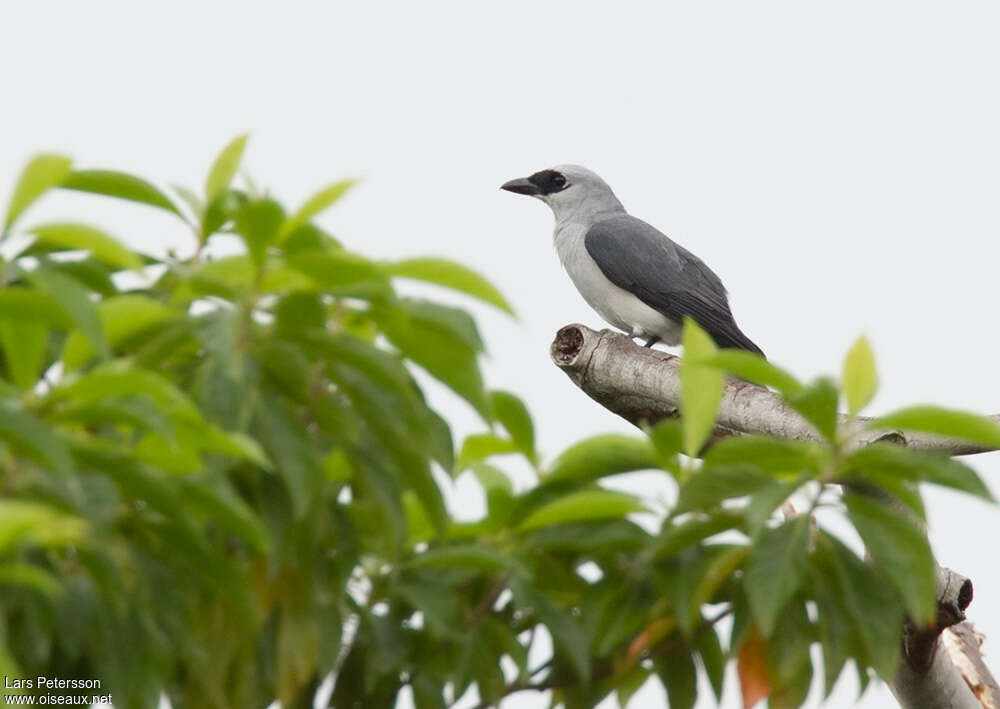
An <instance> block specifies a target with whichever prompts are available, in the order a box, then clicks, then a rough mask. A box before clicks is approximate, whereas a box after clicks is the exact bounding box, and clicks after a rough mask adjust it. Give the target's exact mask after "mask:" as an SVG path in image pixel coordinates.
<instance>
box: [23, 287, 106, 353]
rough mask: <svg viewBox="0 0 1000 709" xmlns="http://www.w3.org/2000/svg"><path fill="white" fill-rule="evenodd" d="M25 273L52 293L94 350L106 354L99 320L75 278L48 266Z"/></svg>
mask: <svg viewBox="0 0 1000 709" xmlns="http://www.w3.org/2000/svg"><path fill="white" fill-rule="evenodd" d="M26 275H27V277H28V280H30V281H32V282H33V283H34V284H35V285H36V286H38V287H39V288H40V289H41V290H44V291H47V292H48V294H49V295H50V296H52V299H53V300H55V301H56V303H58V304H59V307H60V308H61V309H62V310H63V312H64V313H65V314H66V316H67V317H69V319H70V320H71V321H72V322H73V324H74V325H76V327H77V328H79V330H80V332H82V333H83V335H84V337H86V338H87V339H88V340H90V344H91V345H93V347H94V349H95V350H96V351H97V353H98V354H99V355H100V356H102V357H104V356H107V353H108V343H107V340H105V339H104V331H103V329H102V328H101V319H100V316H98V314H97V308H96V307H95V306H94V303H93V301H91V299H90V295H89V294H88V293H87V291H86V289H84V288H83V287H82V286H81V285H80V284H79V283H78V282H77V281H76V280H75V279H73V278H70V277H69V276H66V275H64V274H62V273H59V272H58V271H56V270H53V269H50V268H45V267H39V268H36V269H35V270H34V271H29V272H28V273H27V274H26Z"/></svg>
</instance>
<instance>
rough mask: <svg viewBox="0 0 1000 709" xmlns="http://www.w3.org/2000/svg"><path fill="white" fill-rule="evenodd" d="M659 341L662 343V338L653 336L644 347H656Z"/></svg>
mask: <svg viewBox="0 0 1000 709" xmlns="http://www.w3.org/2000/svg"><path fill="white" fill-rule="evenodd" d="M659 341H660V338H659V337H657V336H656V335H653V336H652V337H650V338H649V339H648V340H646V344H645V345H643V346H644V347H652V346H653V345H655V344H656V343H657V342H659Z"/></svg>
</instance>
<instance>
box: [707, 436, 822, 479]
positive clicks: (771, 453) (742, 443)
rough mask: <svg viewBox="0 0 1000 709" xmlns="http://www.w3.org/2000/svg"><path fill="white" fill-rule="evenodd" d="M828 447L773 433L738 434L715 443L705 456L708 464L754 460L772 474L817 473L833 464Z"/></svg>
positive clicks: (786, 475)
mask: <svg viewBox="0 0 1000 709" xmlns="http://www.w3.org/2000/svg"><path fill="white" fill-rule="evenodd" d="M829 458H830V454H829V452H828V451H827V449H825V448H823V447H822V446H820V445H817V444H815V443H811V442H809V441H793V440H783V439H779V438H772V437H770V436H734V437H731V438H726V439H724V440H722V441H719V442H718V443H716V444H714V445H713V446H712V447H711V448H710V449H709V451H708V453H707V454H706V455H705V466H706V467H709V468H710V467H713V466H717V465H739V464H742V463H752V464H753V465H754V466H755V467H757V468H759V469H761V470H764V471H766V472H768V473H771V474H772V475H778V476H785V477H788V476H799V475H800V474H807V475H816V474H818V473H819V472H820V471H822V470H823V469H824V468H825V467H826V466H827V465H828V464H829Z"/></svg>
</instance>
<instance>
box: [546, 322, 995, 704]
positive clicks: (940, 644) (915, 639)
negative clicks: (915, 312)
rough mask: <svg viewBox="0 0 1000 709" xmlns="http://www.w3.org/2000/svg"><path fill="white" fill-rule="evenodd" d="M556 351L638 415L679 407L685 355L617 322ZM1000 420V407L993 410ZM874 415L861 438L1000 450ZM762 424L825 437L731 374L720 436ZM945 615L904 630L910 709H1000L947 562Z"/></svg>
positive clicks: (569, 332)
mask: <svg viewBox="0 0 1000 709" xmlns="http://www.w3.org/2000/svg"><path fill="white" fill-rule="evenodd" d="M551 355H552V360H553V362H555V364H556V365H557V366H559V368H560V369H562V370H563V371H564V372H565V373H566V374H567V375H568V376H569V378H570V379H571V380H572V381H573V383H574V384H576V385H577V386H578V387H580V389H581V390H583V391H584V392H585V393H586V394H587V395H588V396H589V397H590V398H592V399H593V400H594V401H596V402H598V403H599V404H601V405H602V406H604V407H605V408H606V409H608V410H610V411H612V412H614V413H616V414H618V415H619V416H622V417H623V418H625V419H626V420H628V421H630V422H632V423H634V424H636V425H638V424H640V423H642V422H644V421H645V422H650V423H653V422H656V421H659V420H661V419H664V418H671V417H675V416H677V415H678V412H679V411H680V400H681V384H680V376H679V375H680V358H678V357H676V356H674V355H671V354H668V353H666V352H662V351H659V350H655V349H651V348H645V347H640V346H638V345H636V344H635V343H634V342H633V341H632V340H631V339H630V338H628V337H626V336H625V335H622V334H620V333H616V332H612V331H610V330H602V331H600V332H597V331H594V330H591V329H590V328H588V327H586V326H584V325H578V324H575V325H567V326H566V327H564V328H562V329H561V330H560V331H559V332H558V333H557V334H556V338H555V340H554V341H553V342H552V346H551ZM992 418H994V419H995V420H997V421H998V422H1000V415H997V416H994V417H992ZM870 422H871V419H864V418H859V419H855V420H854V421H852V422H851V423H850V426H852V429H851V431H850V432H849V435H850V436H851V440H850V443H851V445H852V446H863V445H866V444H868V443H871V442H873V441H876V440H880V439H881V440H887V439H891V440H892V442H893V443H897V444H900V445H905V446H908V447H910V448H913V449H916V450H925V451H943V452H947V453H949V454H950V455H969V454H973V453H981V452H985V451H987V450H992V449H990V448H986V447H983V446H979V445H975V444H971V443H969V442H967V441H962V440H956V439H949V438H944V437H940V436H931V435H926V434H920V433H911V432H903V431H885V430H868V428H867V427H868V425H869V423H870ZM740 434H763V435H768V436H774V437H777V438H785V439H797V440H819V439H820V436H819V434H818V433H817V432H816V431H815V429H814V428H813V427H812V425H811V424H809V423H808V422H807V421H806V420H805V419H803V418H802V417H801V416H800V415H799V414H798V413H797V412H795V411H794V410H793V409H792V408H791V407H789V406H788V405H787V404H785V402H784V401H783V400H782V399H781V397H780V396H779V395H778V394H776V393H775V392H772V391H769V390H768V389H765V388H762V387H759V386H756V385H754V384H750V383H748V382H745V381H741V380H735V379H730V380H728V381H727V382H726V387H725V392H724V394H723V398H722V402H721V405H720V407H719V414H718V418H717V421H716V430H715V436H716V437H725V436H731V435H740ZM937 589H938V618H937V622H936V623H935V624H934V625H933V626H932V627H930V628H921V629H915V628H913V627H911V626H908V627H907V628H906V629H905V630H904V639H903V658H904V659H903V662H902V663H901V668H900V670H899V674H898V676H897V677H896V678H895V680H894V681H893V682H892V684H891V688H892V691H893V694H894V695H895V696H896V698H897V700H898V701H899V704H900V706H901V707H903V709H980V708H985V709H1000V688H998V686H997V682H996V680H995V679H994V678H993V676H992V675H991V674H990V672H989V670H988V669H987V668H986V665H985V664H984V663H983V660H982V652H981V649H980V645H981V638H980V637H979V636H977V635H976V634H975V633H973V631H972V630H971V627H970V626H969V624H968V623H965V622H964V621H965V609H966V607H968V605H969V603H970V602H971V601H972V584H971V582H970V581H969V580H968V579H966V578H965V577H963V576H960V575H959V574H956V573H955V572H953V571H950V570H948V569H943V568H941V569H939V570H938V578H937Z"/></svg>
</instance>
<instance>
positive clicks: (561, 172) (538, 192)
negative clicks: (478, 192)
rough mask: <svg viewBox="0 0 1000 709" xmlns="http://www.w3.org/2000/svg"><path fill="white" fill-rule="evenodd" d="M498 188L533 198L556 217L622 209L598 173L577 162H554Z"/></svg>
mask: <svg viewBox="0 0 1000 709" xmlns="http://www.w3.org/2000/svg"><path fill="white" fill-rule="evenodd" d="M500 189H502V190H507V191H508V192H514V193H516V194H526V195H528V196H530V197H536V198H538V199H540V200H542V201H543V202H545V203H546V204H547V205H549V206H550V207H551V208H552V211H553V212H555V215H556V218H560V217H564V216H572V215H573V214H574V213H575V212H595V213H596V212H604V211H613V210H620V209H621V208H622V206H621V203H620V202H619V201H618V198H617V197H615V193H614V192H612V191H611V188H610V187H608V184H607V183H606V182H605V181H604V180H602V179H601V178H600V176H599V175H598V174H597V173H595V172H592V171H591V170H588V169H587V168H585V167H581V166H580V165H557V166H556V167H553V168H549V169H548V170H541V171H539V172H536V173H535V174H533V175H531V176H529V177H518V178H517V179H514V180H510V181H508V182H505V183H503V184H502V185H500Z"/></svg>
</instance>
